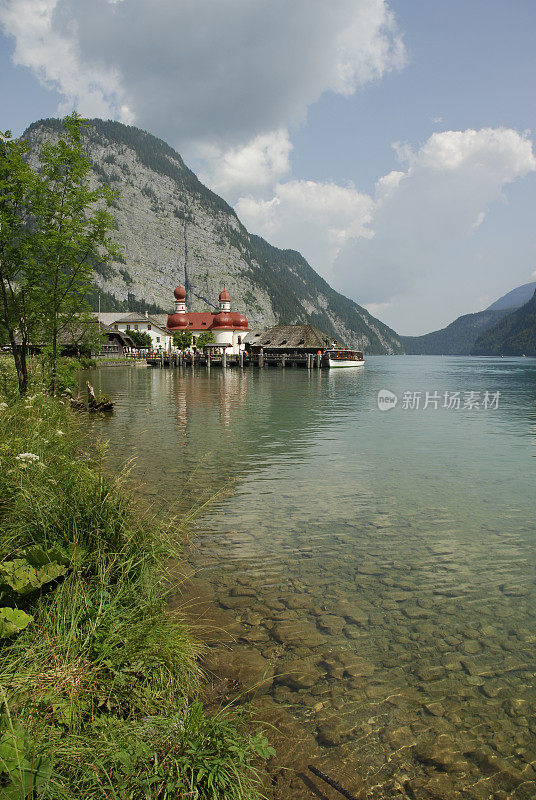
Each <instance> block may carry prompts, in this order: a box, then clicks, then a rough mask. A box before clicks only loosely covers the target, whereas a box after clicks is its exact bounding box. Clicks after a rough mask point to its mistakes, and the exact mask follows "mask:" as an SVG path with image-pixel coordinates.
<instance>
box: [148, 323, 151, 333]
mask: <svg viewBox="0 0 536 800" xmlns="http://www.w3.org/2000/svg"><path fill="white" fill-rule="evenodd" d="M147 330H148V331H150V330H151V324H150V323H149V324H148V325H147Z"/></svg>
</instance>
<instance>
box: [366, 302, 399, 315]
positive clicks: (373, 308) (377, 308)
mask: <svg viewBox="0 0 536 800" xmlns="http://www.w3.org/2000/svg"><path fill="white" fill-rule="evenodd" d="M392 306H393V304H392V303H366V304H364V306H363V307H364V308H366V309H367V311H368V312H369V314H372V316H373V317H381V316H382V314H384V313H385V312H386V311H387V310H388V309H389V308H392Z"/></svg>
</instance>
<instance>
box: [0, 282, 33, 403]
mask: <svg viewBox="0 0 536 800" xmlns="http://www.w3.org/2000/svg"><path fill="white" fill-rule="evenodd" d="M0 286H1V287H2V310H3V317H4V318H3V324H4V327H5V329H6V330H7V334H8V337H9V344H10V345H11V353H12V354H13V361H14V362H15V369H16V371H17V379H18V383H19V394H21V395H22V394H26V392H27V391H28V366H27V362H26V353H25V351H22V352H21V350H19V347H18V346H17V342H16V339H15V329H14V328H13V326H12V325H11V324H10V322H9V317H10V314H9V303H8V299H7V292H6V286H5V283H4V278H3V277H2V274H1V272H0Z"/></svg>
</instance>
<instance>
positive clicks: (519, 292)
mask: <svg viewBox="0 0 536 800" xmlns="http://www.w3.org/2000/svg"><path fill="white" fill-rule="evenodd" d="M535 291H536V281H532V282H531V283H524V284H523V285H522V286H516V288H515V289H512V291H511V292H508V293H507V294H504V295H503V296H502V297H499V299H498V300H496V301H495V302H494V303H492V304H491V305H490V306H488V307H487V309H486V310H487V311H513V310H514V309H516V308H521V306H524V305H525V303H528V302H529V300H530V299H531V297H532V295H533V294H534V292H535Z"/></svg>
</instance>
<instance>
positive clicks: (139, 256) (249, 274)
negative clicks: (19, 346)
mask: <svg viewBox="0 0 536 800" xmlns="http://www.w3.org/2000/svg"><path fill="white" fill-rule="evenodd" d="M60 130H61V123H60V121H59V120H57V119H48V120H40V121H38V122H35V123H33V124H32V125H30V127H29V128H28V130H27V131H26V132H25V134H24V136H25V137H26V138H27V139H28V140H29V142H30V145H31V148H32V153H33V155H32V158H33V159H35V160H37V154H38V152H39V148H40V146H41V145H42V143H43V142H44V141H46V140H50V139H52V138H55V137H57V136H58V133H59V132H60ZM86 144H87V150H88V153H89V156H90V158H91V161H92V165H93V176H94V180H95V181H96V182H101V183H102V182H106V183H108V184H109V185H110V186H111V187H112V188H113V189H117V190H118V191H119V192H120V198H119V199H118V200H117V202H116V203H115V204H114V209H113V211H114V216H115V217H116V221H117V230H116V232H115V235H114V236H115V239H116V240H117V242H118V243H119V244H120V245H122V247H123V253H124V257H123V258H122V259H120V260H119V261H117V262H114V263H113V264H111V265H97V267H96V271H97V273H96V278H95V284H96V288H97V289H98V291H99V292H100V293H101V295H102V299H103V301H104V306H105V307H103V308H102V310H103V311H105V310H110V311H112V310H116V309H117V310H122V311H126V310H127V308H128V307H130V308H131V310H140V311H141V310H145V309H148V310H150V311H151V312H152V313H155V312H158V311H168V310H169V311H170V310H172V305H173V289H174V287H175V286H176V285H177V283H179V282H180V283H183V284H184V286H185V287H186V289H187V292H188V307H189V309H190V310H192V311H203V310H206V309H207V308H211V307H213V306H214V304H215V303H217V298H218V294H219V292H220V290H221V289H222V288H223V286H225V287H226V288H227V289H228V290H229V292H230V293H231V298H232V303H233V308H234V309H236V310H237V311H240V312H241V313H244V314H245V315H246V316H247V318H248V321H249V323H250V327H251V328H253V327H255V328H264V327H269V326H272V325H274V324H293V323H311V324H313V325H316V326H317V327H319V328H320V329H321V330H323V331H325V333H327V334H328V335H331V336H334V337H335V338H337V339H338V340H339V341H343V342H345V343H346V344H347V345H348V346H354V347H358V348H359V349H362V350H365V351H366V352H369V353H402V352H403V347H402V344H401V342H400V339H399V337H398V336H397V334H396V333H395V332H394V331H393V330H392V329H391V328H389V327H388V326H387V325H384V324H383V323H382V322H380V321H379V320H377V319H376V318H375V317H373V316H372V315H371V314H369V313H368V311H366V309H364V308H362V307H361V306H360V305H358V304H357V303H355V302H354V301H353V300H350V299H348V298H347V297H344V296H343V295H341V294H339V293H338V292H336V291H335V290H334V289H332V288H331V287H330V286H329V284H328V283H327V282H326V281H325V280H324V279H323V278H321V277H320V275H318V274H317V273H316V272H315V271H314V270H313V269H312V267H311V266H310V265H309V264H308V263H307V261H306V260H305V258H304V257H303V256H302V255H301V254H300V253H298V252H296V251H294V250H281V249H279V248H276V247H273V246H272V245H270V244H269V243H268V242H266V241H265V240H264V239H262V238H261V237H259V236H254V235H251V234H249V233H248V231H247V230H246V229H245V227H244V226H243V225H242V223H241V222H240V220H239V219H238V217H237V215H236V213H235V211H234V210H233V209H232V208H231V207H230V206H229V205H228V204H227V203H226V202H225V201H224V200H223V199H222V198H221V197H218V195H216V194H214V192H212V191H210V189H208V188H207V187H206V186H204V185H203V184H202V183H201V182H200V181H199V180H198V178H197V177H196V176H195V175H194V173H193V172H192V171H191V170H190V169H188V167H187V166H186V165H185V163H184V161H183V160H182V158H181V157H180V155H179V154H178V153H176V152H175V151H174V150H173V149H172V148H171V147H170V146H169V145H167V144H166V143H165V142H164V141H162V140H161V139H158V138H157V137H155V136H152V135H151V134H148V133H146V132H144V131H142V130H140V129H139V128H134V127H131V126H127V125H123V124H122V123H119V122H112V121H103V120H99V119H94V120H91V121H90V122H89V126H88V128H87V132H86Z"/></svg>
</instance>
